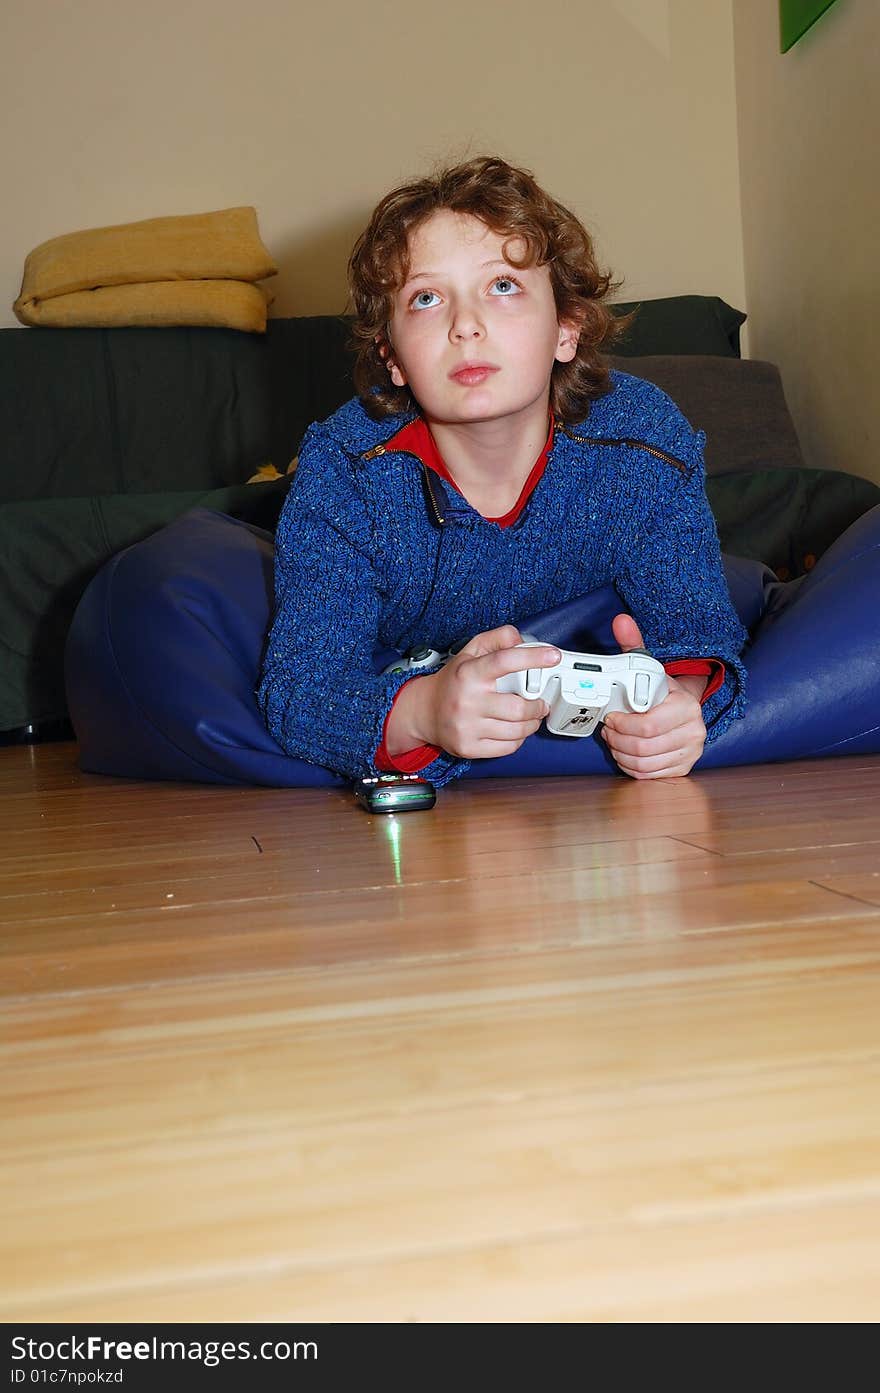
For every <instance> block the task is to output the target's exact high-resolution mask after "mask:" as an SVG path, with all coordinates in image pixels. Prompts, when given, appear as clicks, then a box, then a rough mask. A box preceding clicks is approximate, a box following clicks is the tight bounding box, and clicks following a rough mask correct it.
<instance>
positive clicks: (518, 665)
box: [486, 645, 562, 677]
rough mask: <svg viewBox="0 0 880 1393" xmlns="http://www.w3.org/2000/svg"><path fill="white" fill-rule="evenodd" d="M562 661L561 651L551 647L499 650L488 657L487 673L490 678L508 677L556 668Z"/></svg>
mask: <svg viewBox="0 0 880 1393" xmlns="http://www.w3.org/2000/svg"><path fill="white" fill-rule="evenodd" d="M561 661H562V654H561V653H560V651H559V649H558V648H552V647H550V646H549V645H547V646H542V647H540V648H516V647H514V648H499V649H498V650H497V651H496V652H494V653H490V654H487V655H486V673H487V676H489V677H506V676H507V674H508V673H510V672H526V671H527V670H528V669H529V668H535V667H540V668H545V667H556V665H557V663H559V662H561Z"/></svg>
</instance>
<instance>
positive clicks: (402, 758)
mask: <svg viewBox="0 0 880 1393" xmlns="http://www.w3.org/2000/svg"><path fill="white" fill-rule="evenodd" d="M402 691H403V688H402V687H401V689H400V691H399V692H398V693H397V695H396V696H395V698H394V701H392V703H391V710H390V711H389V712H388V715H387V716H386V717H385V724H384V726H383V727H382V743H381V744H380V746H379V748H378V750H377V751H376V753H375V755H374V757H373V763H374V764H375V766H376V768H377V769H378V770H379V771H380V772H381V773H383V774H418V773H419V771H420V770H422V769H427V767H428V765H429V764H433V762H434V760H435V759H438V758H439V756H440V755H441V754H442V750H440V749H439V748H438V747H437V746H436V745H416V747H415V749H413V750H403V751H402V752H401V754H399V755H390V754H389V753H388V750H387V747H386V745H385V740H386V737H387V734H388V722H389V720H390V719H391V711H393V710H394V702H395V701H397V697H399V696H400V692H402Z"/></svg>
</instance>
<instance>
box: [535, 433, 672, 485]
mask: <svg viewBox="0 0 880 1393" xmlns="http://www.w3.org/2000/svg"><path fill="white" fill-rule="evenodd" d="M563 429H564V430H565V434H566V435H567V436H568V437H569V439H570V440H577V441H578V443H579V444H581V445H631V446H633V448H634V449H636V450H646V451H647V452H648V454H649V455H654V457H655V458H656V459H662V460H665V462H666V463H667V464H671V465H672V466H673V468H675V469H677V470H678V471H679V472H680V473H681V474H687V472H688V467H687V465H686V464H685V462H684V460H680V459H678V458H677V457H676V456H675V455H670V454H667V452H666V451H665V450H660V449H658V448H657V446H656V445H649V444H648V443H647V442H646V441H644V440H630V439H629V438H624V439H611V438H609V437H608V436H602V435H576V434H575V432H574V431H573V430H568V429H567V428H565V427H563Z"/></svg>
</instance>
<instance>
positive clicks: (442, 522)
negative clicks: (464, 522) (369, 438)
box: [361, 437, 446, 527]
mask: <svg viewBox="0 0 880 1393" xmlns="http://www.w3.org/2000/svg"><path fill="white" fill-rule="evenodd" d="M392 439H393V437H392ZM387 453H388V450H387V449H386V447H385V446H384V445H374V446H373V448H372V450H365V451H364V453H363V454H362V455H361V459H362V460H371V459H378V458H379V456H380V455H387ZM394 453H395V455H409V458H410V459H414V460H415V461H416V463H417V464H418V465H420V466H421V470H422V483H423V484H424V488H425V493H426V494H427V495H428V497H429V499H430V500H431V512H432V513H433V514H434V521H435V522H436V524H437V526H438V527H445V526H446V519H445V518H444V517H443V516H442V514H441V512H440V507H439V504H438V503H437V499H436V497H435V495H434V490H433V488H432V487H431V475H430V471H429V469H428V466H427V465H426V464H425V462H424V460H420V459H419V457H418V455H416V454H413V452H412V450H395V451H394Z"/></svg>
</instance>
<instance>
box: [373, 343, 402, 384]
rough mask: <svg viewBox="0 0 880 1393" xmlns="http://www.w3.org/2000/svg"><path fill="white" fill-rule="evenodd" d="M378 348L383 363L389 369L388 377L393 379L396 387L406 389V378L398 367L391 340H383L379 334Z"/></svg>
mask: <svg viewBox="0 0 880 1393" xmlns="http://www.w3.org/2000/svg"><path fill="white" fill-rule="evenodd" d="M376 348H377V349H378V351H379V357H380V358H381V359H382V362H383V363H384V364H385V366H386V368H387V369H388V376H389V377H390V378H391V381H392V382H393V383H394V385H395V387H405V386H406V378H405V377H404V375H403V371H402V369H401V368H400V367H399V366H398V363H397V360H396V359H395V357H394V349H393V347H392V345H391V340H390V339H389V338H387V337H385V338H383V337H382V336H381V335H379V334H377V335H376Z"/></svg>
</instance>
